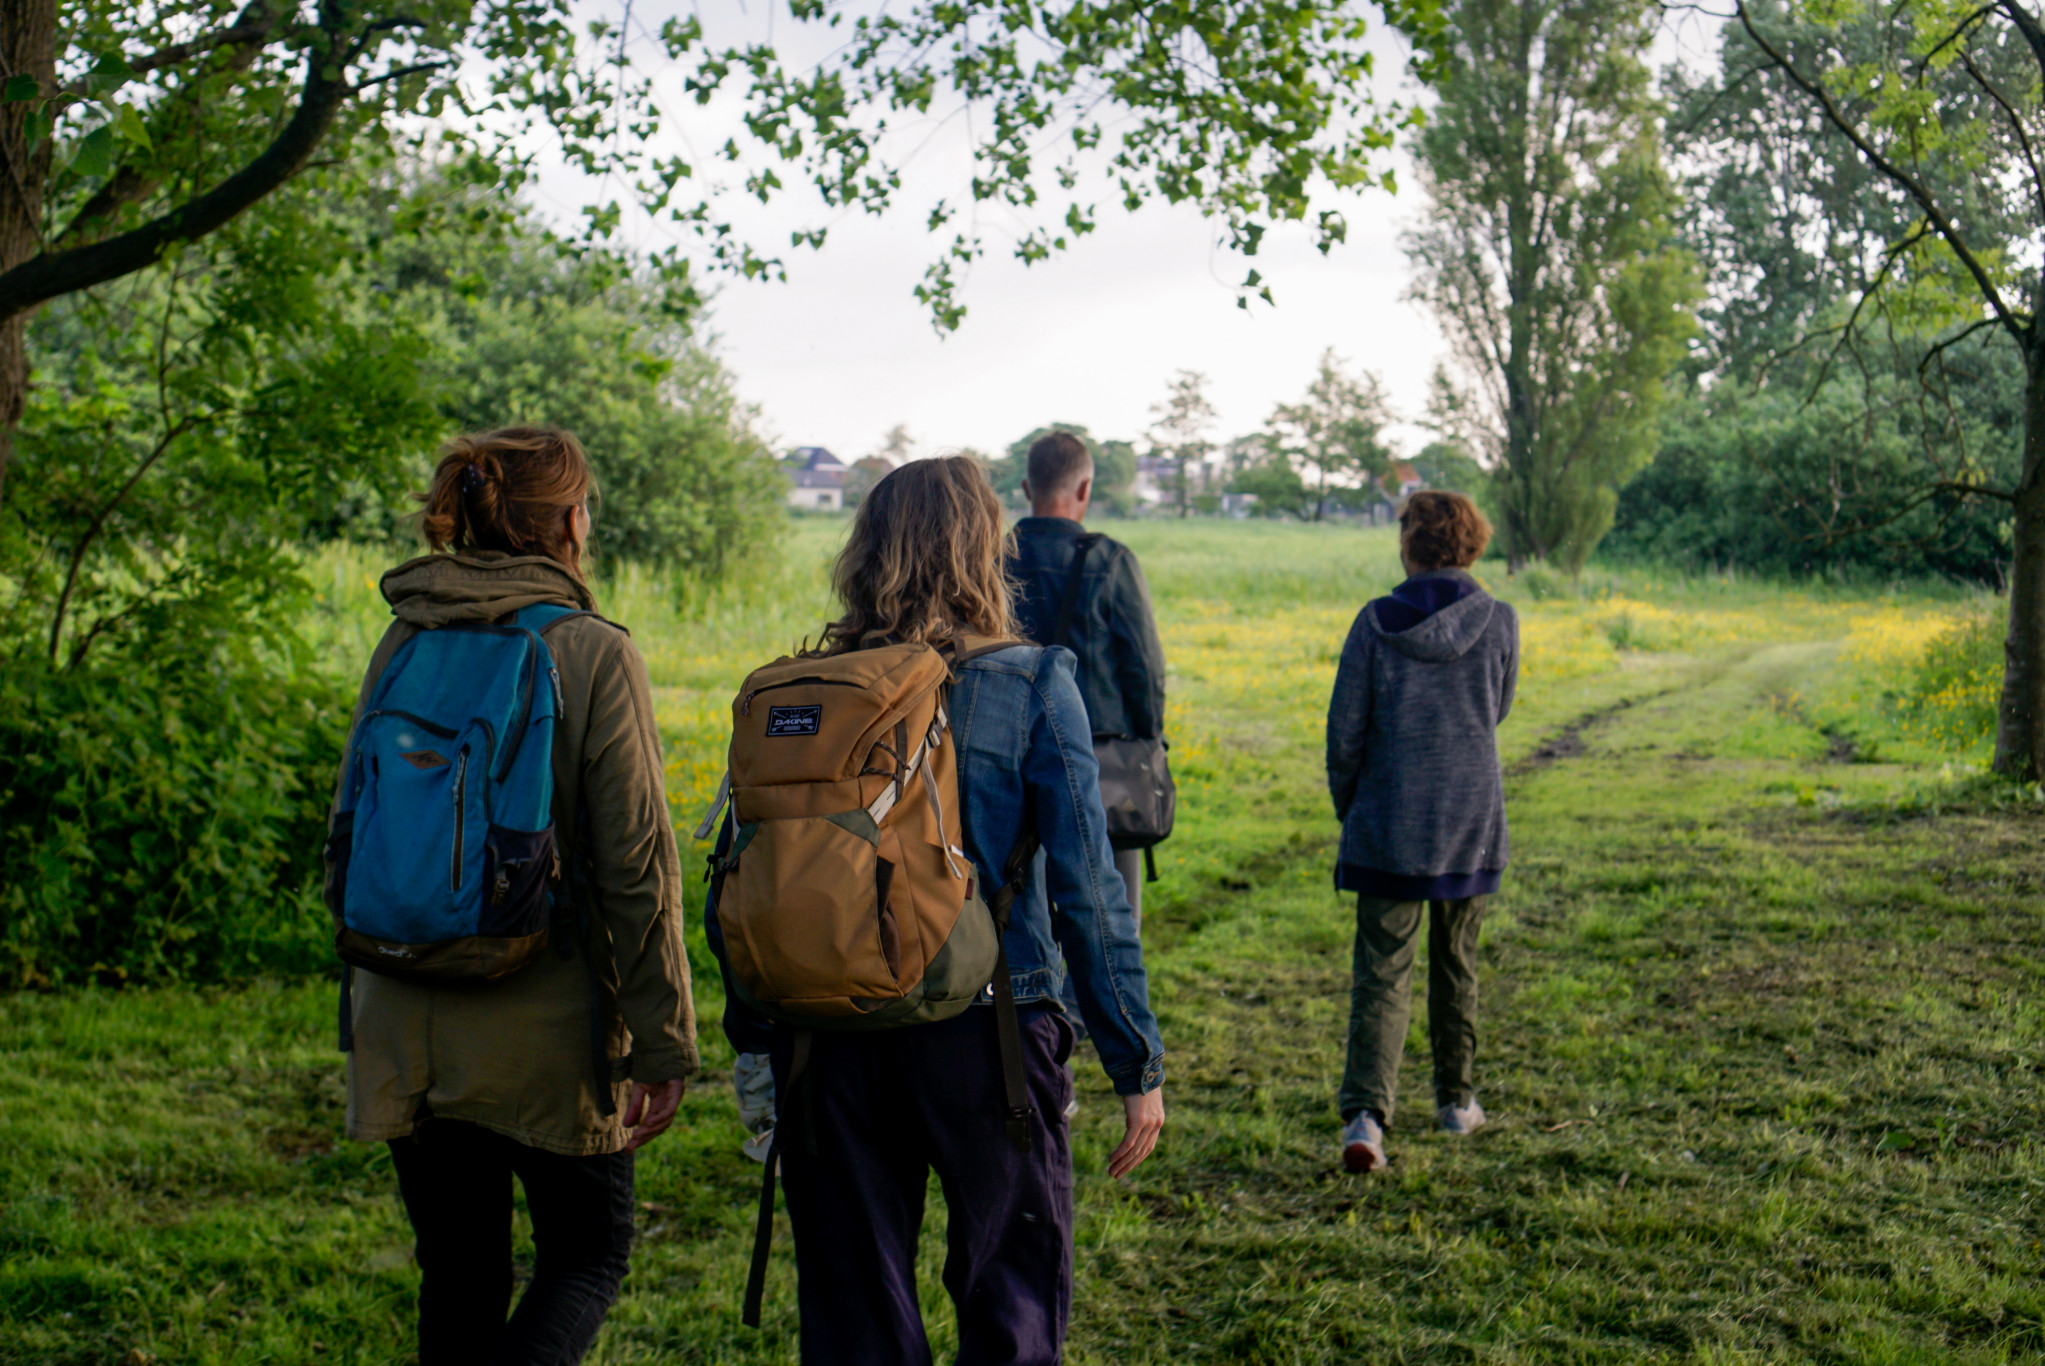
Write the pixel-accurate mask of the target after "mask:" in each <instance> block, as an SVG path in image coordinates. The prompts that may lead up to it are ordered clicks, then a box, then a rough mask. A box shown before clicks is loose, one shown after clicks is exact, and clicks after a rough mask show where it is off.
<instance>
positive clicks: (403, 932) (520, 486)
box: [327, 427, 697, 1366]
mask: <svg viewBox="0 0 2045 1366" xmlns="http://www.w3.org/2000/svg"><path fill="white" fill-rule="evenodd" d="M592 492H593V482H592V479H591V475H590V468H589V461H588V459H587V458H586V457H585V456H584V454H583V451H582V448H581V447H580V446H579V445H578V444H577V443H576V441H575V438H574V437H572V436H570V435H569V434H568V433H566V432H561V431H554V430H549V429H545V428H534V427H518V428H507V429H504V430H501V431H495V432H489V433H485V434H483V435H479V436H467V437H461V438H458V439H456V440H455V441H453V442H450V443H449V444H448V446H447V447H446V448H445V449H444V451H443V453H442V456H441V459H440V463H439V466H438V468H437V469H436V470H435V471H434V476H433V483H432V487H431V489H430V490H429V491H428V492H427V493H425V494H423V495H421V501H422V502H423V503H424V504H425V517H424V529H425V534H426V539H427V542H428V544H429V545H430V546H431V547H432V550H433V553H432V554H429V555H426V556H423V557H421V558H419V559H415V560H412V561H410V562H408V563H406V564H402V565H400V566H398V567H397V568H396V569H393V570H391V571H390V572H389V573H388V574H385V575H384V576H383V582H382V589H383V595H384V597H385V598H386V599H387V600H388V601H389V603H390V605H391V612H392V615H393V616H394V617H395V618H396V619H395V620H394V621H393V622H392V623H391V626H390V628H389V630H388V631H386V632H385V634H384V637H383V640H382V642H381V643H380V644H379V645H378V646H377V648H376V652H375V654H374V656H373V657H372V658H371V660H370V663H369V669H368V672H367V674H366V675H365V677H364V679H363V688H362V702H361V705H360V706H359V707H358V709H357V711H356V716H355V723H354V726H353V728H352V729H351V732H350V736H349V745H348V751H347V758H346V760H345V762H344V765H343V771H342V774H341V781H340V786H339V792H338V795H337V797H336V800H335V805H334V815H333V819H332V822H331V825H330V830H329V838H328V845H327V900H328V905H329V907H330V908H331V909H332V911H333V913H334V917H335V928H336V943H337V947H338V949H339V952H340V955H341V957H342V959H343V960H344V962H345V963H347V964H348V966H347V967H346V968H344V970H343V971H344V986H343V992H342V1006H341V1033H342V1047H343V1049H344V1050H346V1051H347V1054H348V1133H349V1136H350V1137H352V1138H356V1139H366V1140H372V1141H382V1142H386V1143H388V1144H389V1145H390V1152H391V1157H392V1163H393V1166H394V1167H395V1168H396V1171H397V1177H398V1188H399V1191H400V1193H401V1195H402V1196H403V1199H404V1203H405V1209H406V1212H407V1214H408V1215H409V1216H410V1218H411V1222H412V1227H413V1230H414V1233H415V1235H416V1243H415V1252H416V1256H417V1259H418V1262H419V1267H420V1270H421V1272H422V1275H423V1282H422V1285H421V1289H420V1295H419V1359H420V1362H421V1363H422V1366H437V1363H454V1362H464V1363H467V1362H489V1363H513V1362H516V1363H561V1362H576V1361H580V1360H581V1359H582V1357H583V1354H584V1353H585V1352H586V1351H587V1350H588V1349H589V1345H590V1342H591V1341H592V1339H594V1337H595V1336H596V1333H597V1330H598V1328H599V1327H601V1326H602V1323H603V1320H604V1316H605V1314H606V1313H607V1312H608V1311H609V1309H610V1306H611V1303H612V1301H613V1300H614V1299H615V1298H616V1296H617V1293H618V1286H619V1282H620V1280H621V1279H622V1278H623V1276H624V1274H625V1268H626V1260H627V1256H628V1254H629V1252H630V1249H631V1244H632V1222H633V1218H632V1216H633V1205H632V1167H633V1153H634V1151H635V1150H637V1149H638V1148H640V1147H642V1146H644V1145H645V1144H646V1143H648V1142H649V1141H651V1140H652V1139H653V1138H655V1137H657V1136H658V1135H659V1134H660V1133H661V1132H663V1131H664V1130H665V1129H666V1128H667V1127H668V1126H669V1124H670V1123H672V1121H673V1119H674V1115H675V1111H676V1108H677V1106H678V1105H679V1104H680V1103H681V1099H682V1092H683V1087H684V1085H685V1080H686V1078H687V1077H689V1076H690V1075H691V1074H692V1073H693V1072H694V1071H695V1070H696V1065H697V1057H696V1040H695V1012H694V1007H693V1005H692V1003H691V1000H690V994H689V969H688V959H687V956H686V954H685V953H684V951H683V947H682V932H681V931H682V919H681V915H682V894H681V874H680V866H679V864H678V862H677V859H676V853H675V843H674V834H673V830H672V828H671V826H670V823H669V818H668V809H667V800H666V794H665V792H664V790H663V786H662V774H663V765H662V762H661V752H660V739H659V736H658V734H657V733H656V731H655V729H654V723H653V706H652V699H651V695H650V691H649V687H648V682H647V676H646V666H645V663H644V662H643V661H642V660H641V658H640V656H639V653H638V651H637V650H636V649H634V647H633V645H632V640H631V637H630V636H629V635H627V634H626V632H625V631H624V630H623V629H622V628H620V627H618V626H615V625H613V624H611V623H609V622H607V621H605V620H604V619H603V618H601V617H599V616H597V615H596V613H595V599H594V597H593V596H592V594H591V592H590V588H589V584H588V582H587V581H586V579H585V577H584V575H583V568H582V565H583V559H584V556H585V555H586V553H587V549H588V544H589V536H590V525H591V524H590V512H589V501H590V497H591V494H592ZM514 1178H516V1180H517V1182H518V1183H519V1185H521V1186H522V1187H523V1188H524V1191H525V1196H526V1203H527V1207H528V1209H529V1211H530V1213H531V1216H532V1226H533V1242H534V1245H535V1249H536V1253H537V1256H536V1260H535V1263H534V1267H533V1273H532V1278H531V1280H530V1282H529V1283H528V1284H527V1286H526V1288H525V1292H524V1294H523V1295H522V1296H520V1297H519V1301H518V1306H517V1309H516V1311H515V1312H514V1311H513V1310H512V1308H511V1300H512V1290H513V1267H512V1239H511V1214H512V1182H513V1179H514Z"/></svg>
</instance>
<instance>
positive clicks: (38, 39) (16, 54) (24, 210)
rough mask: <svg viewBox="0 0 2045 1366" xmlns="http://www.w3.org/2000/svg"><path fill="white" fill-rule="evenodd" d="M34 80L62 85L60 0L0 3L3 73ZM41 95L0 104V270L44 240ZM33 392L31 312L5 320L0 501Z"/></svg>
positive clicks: (50, 89) (45, 155)
mask: <svg viewBox="0 0 2045 1366" xmlns="http://www.w3.org/2000/svg"><path fill="white" fill-rule="evenodd" d="M16 75H28V76H33V77H35V78H36V82H37V85H38V86H39V87H40V88H41V90H42V93H43V94H45V95H49V94H52V93H54V92H55V91H56V88H57V0H0V77H4V76H16ZM39 107H41V106H40V103H39V102H38V101H35V100H14V101H9V102H8V103H5V104H0V271H5V270H10V269H12V268H13V267H15V266H18V265H20V264H21V263H22V262H23V261H26V260H28V259H29V258H30V257H31V256H34V255H35V254H36V252H37V251H38V250H40V249H41V245H42V216H43V183H44V181H45V180H46V179H47V178H48V177H49V171H50V139H48V138H44V139H43V140H42V144H41V145H40V146H38V147H36V148H35V149H33V150H31V149H30V148H29V146H28V139H27V138H26V137H24V136H23V131H24V130H23V124H24V123H26V121H27V119H28V115H29V111H30V110H32V109H36V108H39ZM27 396H28V315H27V314H26V313H20V314H16V315H15V316H14V317H11V318H9V319H7V320H6V321H5V322H0V504H4V501H5V497H6V490H7V467H8V466H9V465H10V464H11V463H12V462H13V460H14V429H15V428H16V427H18V426H20V425H21V410H22V404H23V401H24V400H25V399H26V398H27Z"/></svg>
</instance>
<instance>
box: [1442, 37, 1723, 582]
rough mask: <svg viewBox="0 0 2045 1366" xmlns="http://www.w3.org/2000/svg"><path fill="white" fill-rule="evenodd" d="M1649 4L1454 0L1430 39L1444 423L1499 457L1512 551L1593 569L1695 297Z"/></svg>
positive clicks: (1647, 438)
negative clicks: (1435, 97)
mask: <svg viewBox="0 0 2045 1366" xmlns="http://www.w3.org/2000/svg"><path fill="white" fill-rule="evenodd" d="M1658 14H1659V10H1658V9H1657V8H1656V7H1655V6H1653V5H1651V4H1647V3H1644V0H1456V3H1452V4H1450V5H1448V6H1447V7H1446V14H1445V19H1446V22H1445V23H1444V24H1443V25H1442V27H1441V28H1440V29H1438V30H1436V31H1435V32H1434V33H1433V34H1432V35H1422V36H1421V37H1420V40H1419V42H1420V47H1421V54H1422V56H1421V61H1422V69H1423V70H1426V71H1429V72H1430V73H1431V74H1432V75H1433V78H1434V80H1435V84H1436V89H1437V90H1438V92H1439V94H1440V103H1439V105H1438V107H1437V108H1436V109H1435V111H1434V112H1433V113H1432V115H1431V116H1430V118H1429V121H1428V126H1427V128H1426V129H1425V131H1424V132H1423V133H1422V135H1421V137H1420V142H1419V149H1418V150H1419V157H1418V160H1419V167H1420V175H1421V182H1422V185H1423V187H1424V188H1425V189H1426V191H1427V193H1428V196H1429V200H1430V205H1429V209H1428V214H1427V217H1426V220H1425V222H1424V224H1423V225H1422V226H1421V227H1420V228H1419V229H1418V230H1417V231H1415V232H1413V233H1412V234H1410V235H1409V237H1408V239H1407V241H1406V250H1407V254H1408V256H1409V257H1410V258H1411V260H1412V261H1413V264H1414V266H1415V268H1416V278H1415V282H1414V285H1413V291H1412V292H1413V295H1414V297H1416V298H1418V299H1419V300H1420V301H1422V302H1424V303H1426V304H1427V305H1428V306H1430V307H1431V308H1432V309H1433V310H1434V311H1435V313H1436V314H1437V315H1438V316H1439V318H1440V319H1441V323H1442V327H1443V329H1444V331H1445V332H1446V333H1447V334H1448V338H1449V342H1450V346H1451V350H1452V354H1453V357H1454V363H1453V366H1452V367H1451V369H1450V371H1449V373H1448V375H1447V377H1446V381H1447V382H1446V383H1445V384H1444V385H1443V386H1442V387H1441V389H1440V390H1439V392H1438V400H1439V401H1438V402H1437V404H1436V419H1437V422H1438V423H1439V425H1441V426H1442V427H1443V428H1445V429H1446V430H1447V431H1448V432H1449V433H1450V434H1452V435H1454V436H1456V437H1458V438H1460V439H1462V440H1463V441H1465V442H1466V443H1467V444H1468V445H1469V446H1470V447H1471V448H1472V449H1475V450H1479V451H1483V452H1485V453H1486V454H1487V455H1488V457H1489V461H1490V463H1491V465H1492V468H1493V478H1494V480H1495V493H1496V495H1497V498H1496V501H1497V505H1498V507H1499V509H1500V511H1501V513H1502V518H1501V520H1502V523H1503V525H1502V527H1501V531H1502V533H1503V536H1504V543H1505V548H1506V551H1507V554H1508V555H1509V557H1510V559H1511V562H1512V563H1514V564H1515V565H1517V564H1519V563H1522V562H1525V561H1527V560H1550V561H1553V562H1556V563H1558V564H1560V565H1562V566H1563V567H1565V568H1567V569H1569V570H1571V571H1572V572H1573V571H1575V570H1577V569H1579V568H1581V567H1582V565H1583V562H1584V560H1585V559H1586V558H1588V557H1589V555H1590V553H1591V551H1592V550H1594V549H1595V548H1596V547H1597V543H1598V541H1599V540H1600V539H1601V538H1602V537H1603V536H1604V534H1605V532H1606V531H1607V530H1609V529H1610V527H1611V524H1612V511H1613V508H1614V506H1615V505H1616V502H1617V498H1618V487H1619V485H1620V484H1622V483H1624V482H1625V480H1626V479H1627V478H1628V477H1629V476H1630V475H1631V474H1633V472H1634V471H1636V470H1637V469H1639V468H1640V467H1641V465H1643V464H1644V463H1646V461H1647V460H1648V459H1649V457H1650V456H1651V455H1652V453H1653V443H1654V438H1655V429H1656V416H1657V413H1658V411H1659V409H1660V406H1661V401H1662V391H1663V381H1664V379H1665V377H1666V376H1667V374H1668V372H1669V371H1670V369H1671V368H1672V367H1673V366H1674V364H1675V363H1676V361H1677V360H1678V359H1679V357H1680V355H1681V353H1682V347H1683V343H1684V339H1685V338H1686V337H1687V336H1688V335H1689V334H1690V331H1691V329H1692V326H1693V323H1692V319H1691V317H1690V313H1689V307H1690V303H1691V301H1692V299H1693V297H1694V295H1695V292H1696V287H1695V284H1694V282H1693V272H1692V270H1691V266H1690V263H1689V261H1688V259H1687V257H1686V256H1685V255H1684V253H1683V252H1682V251H1680V250H1679V249H1678V248H1676V247H1675V246H1674V245H1672V239H1671V232H1670V219H1671V215H1672V213H1673V211H1674V209H1675V205H1676V199H1675V193H1674V190H1673V189H1672V187H1671V185H1670V182H1669V177H1668V174H1667V171H1666V170H1665V169H1664V166H1663V159H1662V154H1661V143H1660V135H1659V124H1660V119H1661V106H1660V104H1659V103H1658V101H1657V100H1656V99H1655V96H1654V93H1653V90H1652V88H1651V85H1650V81H1649V76H1648V68H1647V52H1648V45H1649V43H1650V41H1651V39H1652V37H1653V32H1654V24H1655V20H1656V16H1657V15H1658Z"/></svg>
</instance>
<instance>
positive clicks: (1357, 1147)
mask: <svg viewBox="0 0 2045 1366" xmlns="http://www.w3.org/2000/svg"><path fill="white" fill-rule="evenodd" d="M1384 1165H1385V1131H1384V1129H1383V1128H1382V1127H1381V1126H1380V1125H1379V1124H1378V1122H1377V1119H1376V1117H1375V1116H1373V1115H1372V1114H1371V1112H1370V1111H1368V1110H1358V1111H1357V1112H1356V1118H1355V1119H1352V1120H1350V1121H1349V1123H1347V1124H1345V1125H1344V1126H1343V1127H1342V1170H1343V1171H1346V1172H1351V1173H1354V1174H1356V1175H1358V1176H1361V1175H1362V1174H1363V1173H1365V1172H1374V1171H1376V1170H1377V1169H1378V1168H1380V1167H1382V1166H1384Z"/></svg>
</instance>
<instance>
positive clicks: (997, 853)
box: [703, 645, 1164, 1096]
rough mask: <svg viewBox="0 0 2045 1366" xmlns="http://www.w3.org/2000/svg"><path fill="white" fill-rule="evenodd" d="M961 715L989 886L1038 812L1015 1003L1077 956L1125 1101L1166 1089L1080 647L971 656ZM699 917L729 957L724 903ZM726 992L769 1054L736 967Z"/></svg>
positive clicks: (1042, 989)
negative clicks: (1083, 690)
mask: <svg viewBox="0 0 2045 1366" xmlns="http://www.w3.org/2000/svg"><path fill="white" fill-rule="evenodd" d="M951 717H952V737H953V740H954V742H955V743H956V744H957V745H958V747H959V800H960V802H961V803H962V804H963V805H964V807H965V813H966V815H965V826H966V852H967V853H968V854H970V855H971V856H972V859H973V863H974V864H975V866H976V867H977V868H978V870H979V874H980V880H981V885H982V886H984V887H998V886H1000V885H1001V882H1002V876H1001V872H1002V867H1003V865H1004V864H1006V863H1007V861H1008V855H1009V852H1010V851H1011V850H1012V849H1013V848H1014V847H1015V842H1016V837H1017V836H1018V835H1019V834H1020V833H1021V832H1022V829H1023V822H1024V819H1025V816H1026V815H1030V816H1033V817H1034V819H1035V821H1036V828H1037V836H1038V838H1039V839H1041V840H1042V841H1043V845H1044V851H1045V853H1046V855H1047V857H1046V858H1043V859H1040V860H1038V862H1037V867H1038V868H1040V869H1044V870H1046V872H1045V875H1044V876H1042V877H1039V876H1038V875H1037V874H1036V873H1035V872H1032V873H1030V874H1028V876H1027V881H1026V882H1025V884H1024V886H1023V890H1022V893H1021V895H1019V896H1018V897H1016V899H1015V905H1014V907H1013V908H1012V909H1011V911H1010V913H1009V922H1008V935H1007V938H1006V940H1005V944H1006V947H1007V949H1008V968H1009V975H1010V978H1011V980H1012V981H1013V982H1014V984H1015V999H1016V1004H1018V1005H1025V1004H1032V1003H1042V1004H1046V1005H1051V1006H1056V1005H1057V1004H1058V994H1059V988H1060V987H1061V986H1062V985H1063V983H1064V980H1065V971H1066V966H1067V965H1068V964H1069V965H1070V966H1071V970H1072V975H1073V977H1074V979H1075V984H1076V986H1077V987H1078V996H1079V1011H1080V1015H1081V1016H1082V1017H1083V1018H1084V1019H1085V1021H1086V1027H1087V1030H1088V1032H1089V1033H1090V1034H1091V1035H1092V1037H1093V1042H1094V1048H1095V1051H1096V1052H1098V1053H1099V1055H1100V1059H1101V1067H1102V1070H1104V1071H1105V1072H1107V1074H1108V1079H1109V1080H1110V1081H1112V1082H1113V1083H1114V1084H1115V1090H1116V1091H1117V1092H1118V1093H1119V1094H1121V1095H1125V1096H1130V1095H1139V1094H1142V1093H1144V1092H1147V1091H1154V1090H1156V1089H1157V1088H1158V1087H1159V1086H1161V1085H1163V1084H1164V1043H1163V1041H1162V1040H1161V1039H1160V1038H1159V1035H1158V1028H1157V1017H1156V1016H1155V1015H1153V1014H1151V1010H1150V988H1149V983H1148V979H1147V978H1146V977H1145V974H1144V969H1143V947H1142V945H1141V944H1140V943H1139V942H1138V941H1137V938H1136V917H1135V915H1134V913H1133V912H1131V910H1130V908H1129V895H1128V892H1127V890H1126V889H1125V888H1124V887H1123V885H1122V878H1121V876H1120V875H1119V874H1118V873H1117V872H1116V871H1115V857H1114V852H1113V851H1112V850H1111V849H1110V848H1109V847H1108V833H1107V817H1106V815H1105V813H1103V811H1102V810H1101V793H1100V769H1099V767H1098V766H1097V765H1096V764H1095V762H1094V754H1093V731H1092V727H1091V726H1089V725H1088V723H1087V714H1086V706H1085V704H1084V703H1083V702H1082V701H1081V700H1080V696H1079V685H1078V684H1077V683H1076V682H1075V681H1074V678H1073V656H1072V652H1071V651H1070V650H1066V649H1056V648H1054V649H1040V648H1038V647H1036V646H1032V645H1017V646H1014V647H1012V648H1010V649H1006V650H1000V651H996V652H995V653H993V654H989V655H982V656H981V657H980V658H978V659H975V660H972V661H970V662H968V663H967V664H966V665H964V666H963V667H962V668H961V669H960V670H959V681H958V683H957V685H956V686H955V687H954V688H953V689H952V695H951ZM721 842H722V841H720V843H721ZM1047 883H1048V886H1047V885H1046V884H1047ZM1052 905H1056V907H1057V908H1058V909H1057V913H1056V914H1055V915H1054V914H1053V913H1052V911H1051V907H1052ZM703 916H704V921H705V925H706V928H707V929H708V931H709V937H710V947H711V950H712V951H713V952H714V953H716V954H717V956H718V961H719V963H720V964H721V963H722V962H723V957H724V955H723V948H724V938H723V935H722V934H721V933H719V931H718V926H717V907H716V904H715V902H714V900H710V901H707V902H706V904H705V906H704V911H703ZM1061 951H1062V958H1061ZM725 1001H726V1005H725V1018H724V1028H725V1034H726V1035H727V1036H728V1037H729V1038H730V1039H731V1042H732V1046H733V1047H734V1048H736V1049H738V1050H739V1051H740V1052H760V1051H763V1050H764V1049H765V1048H766V1046H767V1043H766V1041H767V1040H768V1039H769V1038H770V1037H771V1033H772V1029H771V1026H769V1025H767V1023H766V1022H765V1021H764V1020H762V1019H761V1018H760V1017H759V1016H758V1015H756V1014H754V1013H753V1012H751V1011H748V1010H746V1009H745V1008H744V1007H743V1006H741V1005H739V1004H738V1003H737V1000H736V997H735V996H734V994H733V993H732V991H731V984H730V974H729V972H727V973H726V978H725Z"/></svg>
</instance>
